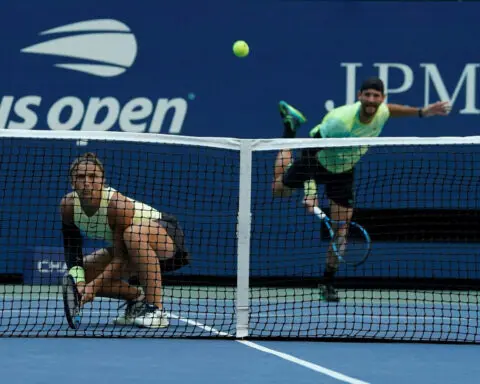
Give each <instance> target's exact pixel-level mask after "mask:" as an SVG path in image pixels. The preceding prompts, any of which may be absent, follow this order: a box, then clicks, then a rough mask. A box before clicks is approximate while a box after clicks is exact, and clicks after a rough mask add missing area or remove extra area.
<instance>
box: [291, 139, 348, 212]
mask: <svg viewBox="0 0 480 384" xmlns="http://www.w3.org/2000/svg"><path fill="white" fill-rule="evenodd" d="M321 150H322V149H321V148H315V149H305V150H303V151H302V154H301V156H300V158H298V159H296V160H295V161H294V162H293V163H292V164H291V165H290V167H289V168H288V169H287V171H286V172H285V173H284V175H283V185H285V186H286V187H288V188H295V189H297V188H303V187H304V183H305V181H307V180H311V179H313V180H315V182H316V183H317V184H324V185H325V194H326V195H327V198H329V199H330V200H333V201H334V202H335V203H337V204H338V205H341V206H342V207H347V208H351V207H352V205H353V200H354V193H353V181H354V176H353V175H354V171H353V169H352V170H350V171H347V172H342V173H333V172H330V171H328V170H327V169H326V168H325V167H324V166H323V165H322V164H320V162H319V161H318V159H317V153H318V152H319V151H321Z"/></svg>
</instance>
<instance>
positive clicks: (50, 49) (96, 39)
mask: <svg viewBox="0 0 480 384" xmlns="http://www.w3.org/2000/svg"><path fill="white" fill-rule="evenodd" d="M60 33H70V35H69V36H63V37H57V38H53V39H52V40H49V41H45V42H43V43H39V44H35V45H32V46H30V47H26V48H24V49H22V50H21V52H25V53H36V54H41V55H54V56H63V57H66V58H67V57H68V58H74V59H81V60H84V61H89V62H85V63H57V64H55V66H56V67H59V68H65V69H70V70H73V71H79V72H85V73H89V74H91V75H96V76H101V77H113V76H118V75H121V74H122V73H124V72H125V71H126V70H127V69H128V68H130V67H131V66H132V65H133V63H134V61H135V58H136V56H137V41H136V39H135V36H134V35H133V33H131V31H130V28H129V27H128V26H127V25H125V24H124V23H122V22H120V21H117V20H112V19H99V20H88V21H81V22H78V23H73V24H68V25H63V26H61V27H57V28H53V29H49V30H47V31H43V32H41V33H40V35H52V34H60Z"/></svg>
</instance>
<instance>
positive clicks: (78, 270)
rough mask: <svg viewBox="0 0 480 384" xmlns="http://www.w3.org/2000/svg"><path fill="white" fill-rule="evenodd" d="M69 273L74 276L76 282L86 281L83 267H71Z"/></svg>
mask: <svg viewBox="0 0 480 384" xmlns="http://www.w3.org/2000/svg"><path fill="white" fill-rule="evenodd" d="M68 274H69V275H70V276H72V277H73V280H75V283H84V282H85V270H84V269H83V268H82V267H73V268H70V270H69V271H68Z"/></svg>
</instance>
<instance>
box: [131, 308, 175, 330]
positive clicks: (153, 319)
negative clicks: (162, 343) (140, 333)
mask: <svg viewBox="0 0 480 384" xmlns="http://www.w3.org/2000/svg"><path fill="white" fill-rule="evenodd" d="M133 324H135V325H136V326H137V327H142V328H166V327H168V326H169V324H170V323H169V321H168V316H167V314H166V313H165V312H163V311H162V310H161V309H158V308H157V307H156V306H154V305H151V304H145V305H144V306H143V310H142V311H141V312H137V313H136V317H135V319H134V320H133Z"/></svg>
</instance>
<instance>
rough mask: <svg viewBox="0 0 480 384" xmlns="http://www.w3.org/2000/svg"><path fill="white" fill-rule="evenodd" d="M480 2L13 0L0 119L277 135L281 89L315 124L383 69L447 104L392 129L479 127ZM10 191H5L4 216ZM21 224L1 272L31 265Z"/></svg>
mask: <svg viewBox="0 0 480 384" xmlns="http://www.w3.org/2000/svg"><path fill="white" fill-rule="evenodd" d="M479 13H480V3H468V2H458V3H456V2H438V3H435V2H423V3H422V2H420V3H418V2H415V3H409V2H406V3H403V2H314V1H313V2H298V1H278V2H275V1H265V2H261V1H258V2H257V1H227V2H225V1H216V0H210V1H206V2H205V1H202V2H199V1H194V0H177V1H172V2H155V1H137V2H132V1H124V0H116V1H111V0H104V1H102V2H98V1H93V0H83V1H81V2H63V1H53V0H45V1H42V2H36V1H22V2H8V4H4V5H3V9H2V13H1V14H0V31H1V32H2V35H3V36H5V38H4V39H3V40H2V44H1V53H2V60H0V82H1V84H2V87H1V88H2V91H1V92H2V93H1V94H0V129H6V130H10V129H50V130H100V131H119V130H120V131H129V132H150V133H168V134H182V135H193V136H232V137H240V138H268V137H278V136H279V135H280V133H281V124H280V121H279V117H278V112H277V107H276V103H277V102H278V101H279V100H281V99H284V100H287V101H289V102H291V103H293V104H294V105H296V106H298V107H299V108H300V109H301V110H302V111H304V112H305V114H306V115H307V117H308V118H309V124H310V126H313V125H314V124H316V123H317V122H319V121H320V120H321V119H322V117H323V115H324V114H325V113H326V112H327V111H328V110H329V109H331V108H333V107H334V106H339V105H342V104H344V103H350V102H353V101H354V100H355V93H356V89H357V87H358V86H359V83H360V82H361V80H362V79H363V78H365V77H367V76H370V75H379V76H381V77H382V78H383V79H384V81H385V83H386V88H387V94H388V101H391V102H396V103H403V104H409V105H418V106H420V105H424V104H428V103H431V102H435V101H437V100H449V101H450V102H451V103H452V105H453V111H452V115H451V116H450V117H448V118H444V119H442V118H434V119H428V120H420V119H404V120H395V121H393V120H392V121H391V122H390V123H389V124H388V125H387V126H386V128H385V130H384V135H385V136H467V135H477V122H478V115H479V114H480V101H479V100H477V98H478V97H477V96H478V92H477V90H478V86H479V79H478V71H479V67H480V61H479V60H478V44H477V43H476V41H477V40H478V37H479V35H480V26H479V24H478V22H477V18H478V17H477V15H478V14H479ZM238 39H242V40H246V41H247V42H248V43H249V44H250V47H251V54H250V55H249V56H248V57H247V58H244V59H239V58H236V57H235V56H234V55H233V54H232V52H231V46H232V44H233V42H234V41H235V40H238ZM307 131H308V130H307V129H306V130H304V131H302V132H301V134H300V137H306V135H307ZM2 151H3V153H2V156H5V159H7V160H6V161H8V156H10V154H9V153H8V152H6V150H5V148H3V149H2ZM68 160H70V159H68ZM67 164H68V162H67ZM119 164H120V163H119ZM119 164H117V165H119ZM110 166H112V167H115V164H110ZM26 167H27V169H26V171H27V173H28V171H31V172H33V171H34V168H33V166H32V167H31V168H29V167H30V165H29V164H28V162H27V165H26ZM3 169H4V170H5V167H3ZM118 172H120V174H119V178H118V179H119V180H121V179H122V178H121V177H120V176H121V172H122V171H121V170H120V171H118ZM125 172H128V170H125ZM125 175H126V173H125ZM59 186H60V187H58V188H56V189H54V190H51V191H47V192H45V193H48V194H50V195H49V196H48V197H49V198H50V199H52V201H57V200H58V198H59V196H61V194H62V193H63V192H64V191H63V190H60V189H65V190H67V189H68V184H67V183H66V182H65V183H63V182H61V183H60V184H59ZM12 202H13V200H11V199H10V200H9V198H8V196H5V198H4V199H3V200H2V202H1V204H2V206H3V208H2V209H3V212H4V214H3V216H4V217H6V212H9V211H8V209H7V208H8V207H11V206H12ZM291 204H298V201H295V202H293V203H291ZM292 209H293V208H292ZM34 212H36V211H35V208H32V210H31V211H27V212H25V213H26V214H29V215H31V214H32V213H34ZM175 213H176V214H178V215H179V216H180V217H181V218H182V219H183V220H184V221H185V222H186V223H185V226H186V227H187V228H188V227H189V225H192V226H193V223H192V224H189V223H188V217H187V216H186V215H185V217H182V213H181V212H180V213H179V212H175ZM51 214H52V216H51V217H52V218H53V217H55V215H56V212H52V213H51ZM49 217H50V216H49ZM52 220H53V219H52ZM232 220H233V221H232V223H234V220H235V217H232ZM279 220H281V219H279ZM232 223H231V224H232ZM4 227H8V225H7V224H4ZM54 229H55V231H56V230H57V229H58V228H57V227H55V228H54ZM22 231H24V232H21V233H18V231H17V234H16V235H15V234H13V233H12V231H11V230H9V228H4V230H3V232H2V243H3V244H4V245H5V246H6V247H7V246H8V247H9V249H11V250H12V251H11V252H6V255H10V256H9V261H8V263H7V262H6V261H5V260H4V261H3V264H0V272H1V271H2V270H3V271H7V272H17V271H19V270H20V271H23V269H25V268H26V267H25V265H24V264H25V262H24V261H21V262H20V261H18V260H23V259H22V258H23V256H22V255H29V254H31V253H32V252H31V250H30V248H29V250H28V251H27V250H26V247H27V245H28V246H29V247H30V246H31V244H20V243H22V241H20V243H19V241H14V240H13V239H12V238H15V236H17V238H22V239H23V238H27V237H28V236H26V235H27V232H25V231H27V229H22ZM59 241H60V238H59V237H58V236H54V240H53V244H48V245H49V246H51V245H53V246H58V245H59ZM39 246H41V244H40V245H39ZM45 246H47V244H45ZM196 251H197V254H198V255H199V256H197V257H203V256H201V255H202V254H203V253H204V252H203V250H202V249H200V248H199V249H197V250H196ZM472 252H474V251H469V252H467V254H468V255H472V254H473V253H472ZM40 253H41V252H40ZM431 254H432V255H433V257H434V255H435V254H436V252H435V251H432V252H431ZM14 255H20V256H19V257H18V258H16V257H15V260H17V261H12V259H13V258H14ZM28 263H30V262H28ZM200 264H201V265H203V264H206V263H200ZM285 265H286V264H285ZM284 270H287V267H285V268H284Z"/></svg>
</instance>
